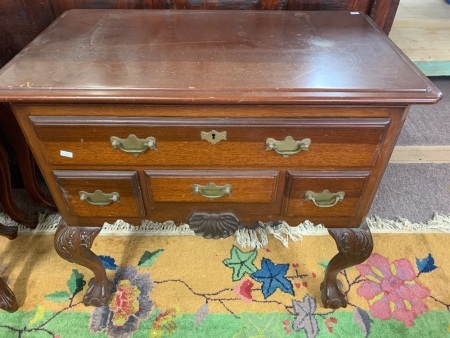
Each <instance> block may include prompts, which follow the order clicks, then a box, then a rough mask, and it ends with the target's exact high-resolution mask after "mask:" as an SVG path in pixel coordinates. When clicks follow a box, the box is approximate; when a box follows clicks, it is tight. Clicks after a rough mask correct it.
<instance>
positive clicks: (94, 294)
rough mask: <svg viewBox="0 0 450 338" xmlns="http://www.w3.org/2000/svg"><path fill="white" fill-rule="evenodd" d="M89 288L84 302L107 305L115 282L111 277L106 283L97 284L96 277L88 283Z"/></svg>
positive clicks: (87, 304)
mask: <svg viewBox="0 0 450 338" xmlns="http://www.w3.org/2000/svg"><path fill="white" fill-rule="evenodd" d="M88 286H89V288H88V290H87V291H86V294H85V295H84V297H83V303H84V305H86V306H89V305H92V306H96V307H98V306H105V305H108V301H109V298H110V297H111V290H112V287H113V282H112V281H111V280H109V279H107V280H106V284H105V283H102V284H96V283H95V277H94V278H91V280H90V281H89V283H88Z"/></svg>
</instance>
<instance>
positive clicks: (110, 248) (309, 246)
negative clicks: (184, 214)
mask: <svg viewBox="0 0 450 338" xmlns="http://www.w3.org/2000/svg"><path fill="white" fill-rule="evenodd" d="M373 237H374V243H375V244H374V252H373V254H372V256H371V257H370V258H369V260H368V261H366V262H365V263H363V264H361V265H358V266H356V267H354V268H351V269H349V270H347V271H346V272H344V273H341V275H340V280H341V281H342V283H343V286H344V290H345V292H347V293H348V297H349V302H350V304H349V305H348V307H347V308H345V309H339V310H330V309H325V308H324V307H323V306H322V303H321V301H320V291H319V285H320V282H321V281H322V279H323V276H324V269H325V267H326V265H327V262H328V260H329V259H330V258H331V257H332V256H333V255H334V254H335V253H336V252H337V251H336V247H335V243H334V241H333V240H332V239H331V237H330V236H328V235H308V236H305V237H304V238H303V240H302V241H298V242H295V243H294V242H291V243H289V248H286V247H284V246H283V245H282V243H281V242H280V241H277V240H273V239H272V238H270V239H269V243H268V245H267V246H266V247H264V248H261V249H242V248H240V247H239V246H238V245H237V244H236V243H235V242H234V239H233V238H229V239H225V240H205V239H203V238H200V237H196V236H110V235H105V236H99V237H98V238H97V239H96V241H95V242H94V246H93V251H94V252H95V253H96V254H97V255H99V256H100V257H101V259H102V261H103V263H104V265H105V266H106V269H107V273H108V274H109V276H110V278H111V279H112V280H113V281H114V285H115V288H114V290H115V291H114V292H113V296H112V297H111V301H110V303H109V305H108V306H105V307H100V308H93V307H86V306H84V305H83V304H82V303H81V299H82V296H83V294H84V293H85V291H86V289H87V286H86V281H88V280H89V279H90V278H91V277H92V273H91V272H90V271H89V270H87V269H85V268H84V267H81V266H78V265H73V264H70V263H68V262H66V261H64V260H62V259H61V258H59V256H57V254H56V252H55V251H54V249H53V238H52V236H49V235H21V236H19V238H17V239H16V240H14V241H8V240H7V239H5V238H0V262H1V266H0V270H1V275H2V277H3V278H4V279H5V280H6V281H7V283H8V284H9V286H10V288H11V289H12V290H13V291H14V292H15V294H16V297H17V299H18V302H19V307H20V308H19V310H18V311H17V312H15V313H7V312H4V311H2V312H0V337H3V338H4V337H23V338H25V337H33V338H34V337H167V336H170V337H183V338H184V337H218V338H219V337H220V338H221V337H311V338H312V337H383V338H386V337H421V338H423V337H449V336H450V312H449V311H450V292H449V285H450V262H449V260H450V255H449V243H450V235H449V234H437V233H420V234H378V233H375V234H374V235H373Z"/></svg>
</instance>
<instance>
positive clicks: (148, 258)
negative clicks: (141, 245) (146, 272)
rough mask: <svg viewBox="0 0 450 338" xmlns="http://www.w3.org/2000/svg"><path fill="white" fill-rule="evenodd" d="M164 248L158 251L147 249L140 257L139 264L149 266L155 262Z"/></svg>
mask: <svg viewBox="0 0 450 338" xmlns="http://www.w3.org/2000/svg"><path fill="white" fill-rule="evenodd" d="M163 251H164V250H163V249H159V250H156V251H153V252H151V251H145V252H144V254H143V255H142V257H141V259H139V263H138V266H141V267H149V266H152V265H153V264H155V261H156V258H158V257H159V255H161V254H162V253H163Z"/></svg>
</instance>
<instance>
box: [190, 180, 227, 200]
mask: <svg viewBox="0 0 450 338" xmlns="http://www.w3.org/2000/svg"><path fill="white" fill-rule="evenodd" d="M192 193H193V194H197V195H202V196H203V197H206V198H211V199H214V198H219V197H222V196H224V195H230V194H231V185H229V184H225V185H222V186H218V185H216V184H215V183H214V182H210V183H208V184H207V185H199V184H193V185H192Z"/></svg>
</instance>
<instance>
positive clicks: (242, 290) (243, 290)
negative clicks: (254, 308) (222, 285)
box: [233, 279, 254, 302]
mask: <svg viewBox="0 0 450 338" xmlns="http://www.w3.org/2000/svg"><path fill="white" fill-rule="evenodd" d="M253 285H254V284H253V282H252V281H251V280H249V279H244V280H243V281H241V282H240V283H239V284H238V285H236V286H235V287H234V289H233V291H234V293H236V295H238V296H239V298H241V299H242V300H243V301H244V302H251V301H252V299H253V297H252V287H253Z"/></svg>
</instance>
